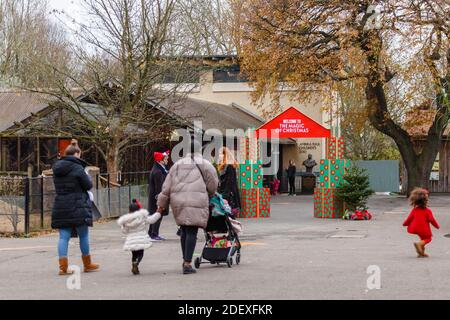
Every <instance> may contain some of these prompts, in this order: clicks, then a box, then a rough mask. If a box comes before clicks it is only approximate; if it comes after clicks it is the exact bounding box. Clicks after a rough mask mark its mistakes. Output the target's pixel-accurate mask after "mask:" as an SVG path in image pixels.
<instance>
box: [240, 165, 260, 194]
mask: <svg viewBox="0 0 450 320" xmlns="http://www.w3.org/2000/svg"><path fill="white" fill-rule="evenodd" d="M239 185H240V188H241V189H246V190H247V189H252V188H262V187H263V175H262V164H261V161H257V162H256V163H250V161H245V164H240V165H239Z"/></svg>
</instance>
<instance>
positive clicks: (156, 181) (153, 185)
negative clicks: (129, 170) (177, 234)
mask: <svg viewBox="0 0 450 320" xmlns="http://www.w3.org/2000/svg"><path fill="white" fill-rule="evenodd" d="M153 158H154V160H155V163H154V164H153V168H152V171H151V172H150V175H149V178H148V185H149V192H148V209H149V211H150V214H153V213H155V212H156V210H157V209H158V206H157V205H156V201H157V199H158V195H159V193H160V192H161V189H162V185H163V183H164V180H166V176H167V174H168V170H167V168H166V167H167V164H168V162H169V151H166V152H164V153H161V152H155V153H154V154H153ZM167 214H168V210H165V211H164V212H163V213H162V214H161V218H160V219H159V220H158V221H157V222H156V223H154V224H152V225H150V228H149V231H148V235H149V236H150V239H151V241H162V240H164V238H163V237H161V236H160V235H159V227H160V226H161V222H162V218H163V216H166V215H167Z"/></svg>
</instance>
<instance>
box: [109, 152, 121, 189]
mask: <svg viewBox="0 0 450 320" xmlns="http://www.w3.org/2000/svg"><path fill="white" fill-rule="evenodd" d="M119 162H120V161H119V146H118V145H117V144H113V145H110V146H109V147H108V149H107V150H106V169H107V171H108V174H109V179H110V182H112V183H117V181H118V172H119V169H120V168H119Z"/></svg>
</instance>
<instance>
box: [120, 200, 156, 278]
mask: <svg viewBox="0 0 450 320" xmlns="http://www.w3.org/2000/svg"><path fill="white" fill-rule="evenodd" d="M129 209H130V213H127V214H125V215H123V216H121V217H120V218H119V220H117V224H118V225H119V226H120V227H121V229H122V232H123V233H124V234H126V235H127V239H126V240H125V244H124V245H123V249H124V250H125V251H131V254H132V258H131V259H132V260H131V263H132V269H131V272H132V273H133V274H135V275H137V274H139V263H140V262H141V260H142V258H143V257H144V250H145V249H148V248H150V247H151V246H152V242H151V240H150V237H149V235H148V226H149V225H151V224H154V223H155V222H157V221H158V220H159V219H160V218H161V214H160V213H159V212H157V213H155V214H153V215H151V216H149V213H148V211H147V210H145V209H142V206H141V204H140V203H139V201H138V200H136V199H133V202H132V203H131V204H130V207H129Z"/></svg>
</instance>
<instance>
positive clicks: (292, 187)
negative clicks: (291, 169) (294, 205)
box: [288, 177, 295, 194]
mask: <svg viewBox="0 0 450 320" xmlns="http://www.w3.org/2000/svg"><path fill="white" fill-rule="evenodd" d="M288 179H289V194H295V177H289V178H288Z"/></svg>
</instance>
